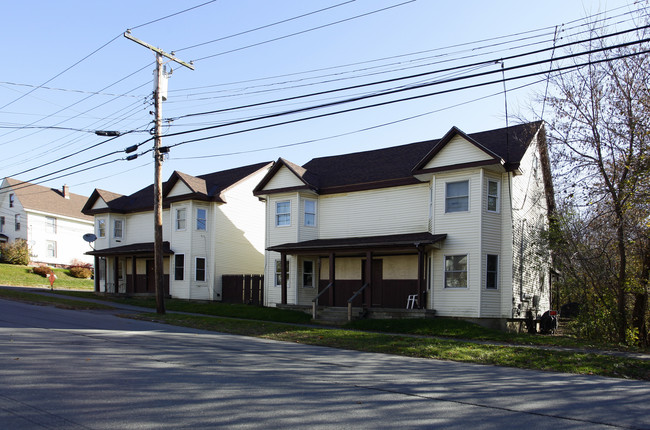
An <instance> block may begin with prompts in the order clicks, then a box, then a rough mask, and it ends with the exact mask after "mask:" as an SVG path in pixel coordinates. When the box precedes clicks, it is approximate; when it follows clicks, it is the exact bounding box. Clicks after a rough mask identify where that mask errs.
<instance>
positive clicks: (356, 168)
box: [255, 121, 542, 195]
mask: <svg viewBox="0 0 650 430" xmlns="http://www.w3.org/2000/svg"><path fill="white" fill-rule="evenodd" d="M541 125H542V122H541V121H538V122H533V123H528V124H521V125H516V126H512V127H508V128H500V129H496V130H490V131H483V132H479V133H472V134H468V135H465V134H464V133H463V132H462V131H460V130H458V129H457V128H455V127H454V128H452V129H451V130H450V132H449V133H447V135H446V136H445V137H444V138H442V139H435V140H427V141H423V142H417V143H411V144H407V145H401V146H393V147H390V148H384V149H377V150H372V151H364V152H356V153H352V154H343V155H334V156H330V157H320V158H314V159H312V160H311V161H309V162H308V163H306V164H305V165H303V166H302V169H301V170H300V172H299V173H300V175H299V177H300V178H301V180H302V181H303V182H306V183H307V184H308V185H309V186H310V188H312V189H314V190H316V192H318V193H320V194H326V193H332V192H338V191H340V190H346V191H347V190H354V189H373V188H381V187H386V186H393V185H407V184H415V183H419V182H420V181H419V180H418V179H417V178H415V177H414V176H413V175H414V172H413V169H414V168H415V167H416V166H418V165H419V164H420V163H421V162H422V161H423V160H425V157H427V155H429V154H431V153H435V152H437V150H439V149H440V148H441V147H442V146H444V145H445V144H446V143H447V142H448V141H449V140H450V139H451V137H453V136H454V135H456V134H461V135H462V136H464V137H468V138H469V139H470V141H471V142H472V143H474V144H475V145H477V146H478V147H481V149H483V150H485V151H486V152H488V153H490V155H493V156H496V157H500V158H501V160H503V162H504V164H505V165H506V167H508V166H510V167H512V166H514V167H516V166H517V165H518V163H519V162H520V161H521V157H522V156H523V155H524V153H525V152H526V149H527V148H528V145H530V143H531V141H532V139H533V137H534V136H535V134H536V133H537V131H538V130H539V128H540V127H541ZM438 145H440V147H438ZM280 162H283V163H285V164H287V167H290V166H289V164H290V163H289V162H287V161H286V160H283V159H280V160H279V162H278V164H280ZM495 162H496V161H495ZM293 166H295V165H293ZM276 167H277V168H279V166H278V165H277V164H276V166H275V167H274V169H272V170H271V171H270V172H269V174H267V176H266V177H265V178H264V180H263V181H262V182H261V183H260V185H258V187H257V188H256V189H255V194H257V195H262V194H265V192H264V191H263V188H264V186H265V185H266V183H268V181H269V180H270V179H271V177H272V175H273V174H274V173H275V171H277V168H276ZM291 170H294V171H295V170H296V169H295V167H294V168H293V169H291ZM294 173H295V172H294Z"/></svg>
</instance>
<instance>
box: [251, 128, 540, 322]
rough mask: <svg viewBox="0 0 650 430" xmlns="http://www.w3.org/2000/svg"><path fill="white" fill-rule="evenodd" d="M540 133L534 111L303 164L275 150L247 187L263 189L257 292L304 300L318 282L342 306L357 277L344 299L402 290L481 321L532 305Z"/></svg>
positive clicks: (401, 296)
mask: <svg viewBox="0 0 650 430" xmlns="http://www.w3.org/2000/svg"><path fill="white" fill-rule="evenodd" d="M544 139H545V137H544V129H543V124H542V123H541V122H537V123H531V124H523V125H518V126H514V127H509V128H504V129H498V130H492V131H486V132H481V133H474V134H469V135H468V134H465V133H463V132H462V131H460V130H458V129H457V128H455V127H454V128H452V129H451V130H450V131H449V132H448V133H447V134H446V135H445V136H444V137H443V138H442V139H439V140H431V141H426V142H418V143H412V144H409V145H402V146H396V147H391V148H386V149H379V150H374V151H366V152H358V153H352V154H346V155H339V156H331V157H323V158H315V159H313V160H311V161H309V162H308V163H307V164H305V165H304V166H297V165H295V164H293V163H291V162H289V161H286V160H284V159H279V160H278V161H277V162H276V164H275V165H274V166H273V168H272V169H271V170H270V171H269V173H268V174H267V175H266V177H265V178H264V179H263V180H262V181H261V182H260V184H259V185H258V186H257V187H256V188H255V190H254V193H255V195H256V196H258V197H260V198H261V199H263V200H265V201H266V250H267V252H266V272H265V291H264V297H265V304H266V305H268V306H275V305H278V304H298V305H310V304H311V303H312V300H313V299H314V298H315V297H316V296H317V294H318V293H319V291H325V293H324V294H323V295H322V296H320V298H319V300H318V303H319V305H329V306H347V302H348V299H350V298H351V297H352V296H353V294H354V293H355V292H356V291H358V290H359V289H360V288H361V287H362V286H364V285H367V286H366V288H365V289H364V293H363V296H359V297H358V298H357V299H355V300H354V301H353V305H354V306H361V305H364V306H366V307H367V308H401V309H404V308H405V307H406V306H407V302H408V299H409V296H413V298H416V299H417V304H416V306H415V307H418V306H419V307H423V308H426V309H430V310H435V314H436V315H439V316H448V317H462V318H467V319H477V320H479V321H481V322H483V323H486V324H494V325H500V326H504V325H505V322H506V320H507V319H509V318H513V317H523V316H524V315H525V313H526V312H527V311H528V310H531V311H532V312H533V313H534V315H535V316H539V315H540V314H541V313H542V312H544V311H546V310H548V309H549V306H550V279H549V278H550V276H549V270H550V261H549V257H548V254H547V253H546V249H545V247H544V246H543V245H542V243H543V242H542V241H541V240H540V239H539V234H540V232H542V231H543V230H544V229H545V227H546V226H547V198H552V193H550V192H549V193H546V192H545V191H547V190H546V189H545V185H544V184H550V177H549V175H550V169H549V168H548V163H544V165H542V163H540V159H541V160H546V159H547V158H546V157H544V156H542V157H540V155H543V154H540V145H538V143H539V142H542V143H543V144H544V145H545V141H544ZM544 145H543V147H542V150H543V151H545V146H544ZM543 175H546V176H547V179H549V181H548V182H546V181H544V177H543ZM549 188H550V185H549ZM549 191H550V190H549ZM547 196H548V197H547ZM368 262H370V264H368ZM328 285H329V286H330V287H329V288H327V287H328Z"/></svg>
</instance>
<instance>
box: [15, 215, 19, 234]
mask: <svg viewBox="0 0 650 430" xmlns="http://www.w3.org/2000/svg"><path fill="white" fill-rule="evenodd" d="M14 230H15V231H20V214H16V215H15V216H14Z"/></svg>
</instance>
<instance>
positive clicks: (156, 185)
mask: <svg viewBox="0 0 650 430" xmlns="http://www.w3.org/2000/svg"><path fill="white" fill-rule="evenodd" d="M124 37H126V38H127V39H129V40H132V41H134V42H135V43H137V44H139V45H142V46H144V47H145V48H148V49H150V50H152V51H154V52H155V53H156V78H155V79H156V81H155V82H156V85H155V92H154V111H155V131H154V154H153V155H154V182H153V207H154V209H153V213H154V216H153V219H154V246H153V254H154V281H155V284H156V312H157V313H159V314H164V313H165V288H164V279H165V278H164V276H165V275H164V269H163V228H162V162H163V157H164V154H165V153H166V152H167V151H164V152H162V151H161V148H162V102H163V95H162V92H161V88H162V82H163V79H164V76H163V64H162V63H163V57H166V58H169V59H170V60H172V61H175V62H176V63H178V64H180V65H182V66H185V67H187V68H188V69H190V70H194V66H193V65H192V64H189V63H185V62H184V61H181V60H179V59H177V58H176V57H174V56H173V55H171V54H167V53H166V52H164V51H162V50H161V49H158V48H155V47H153V46H151V45H149V44H148V43H145V42H143V41H141V40H139V39H136V38H135V37H133V36H131V33H130V32H129V31H127V32H126V33H124ZM167 149H168V148H167Z"/></svg>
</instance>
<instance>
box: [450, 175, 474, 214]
mask: <svg viewBox="0 0 650 430" xmlns="http://www.w3.org/2000/svg"><path fill="white" fill-rule="evenodd" d="M463 183H464V184H467V193H466V194H459V195H454V196H450V195H449V186H451V185H456V184H463ZM461 199H462V200H465V202H466V206H467V207H466V209H462V208H461V209H458V208H454V207H451V208H450V207H449V206H450V204H451V203H452V201H454V202H455V201H461ZM456 212H469V179H465V180H463V181H453V182H445V213H456Z"/></svg>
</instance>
